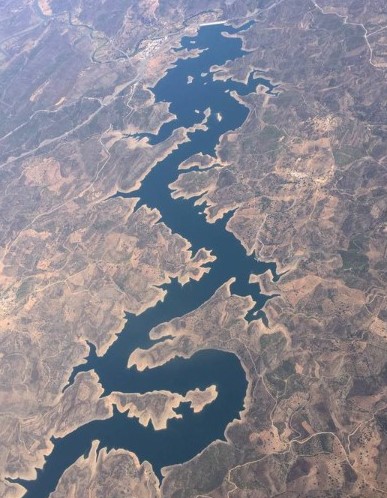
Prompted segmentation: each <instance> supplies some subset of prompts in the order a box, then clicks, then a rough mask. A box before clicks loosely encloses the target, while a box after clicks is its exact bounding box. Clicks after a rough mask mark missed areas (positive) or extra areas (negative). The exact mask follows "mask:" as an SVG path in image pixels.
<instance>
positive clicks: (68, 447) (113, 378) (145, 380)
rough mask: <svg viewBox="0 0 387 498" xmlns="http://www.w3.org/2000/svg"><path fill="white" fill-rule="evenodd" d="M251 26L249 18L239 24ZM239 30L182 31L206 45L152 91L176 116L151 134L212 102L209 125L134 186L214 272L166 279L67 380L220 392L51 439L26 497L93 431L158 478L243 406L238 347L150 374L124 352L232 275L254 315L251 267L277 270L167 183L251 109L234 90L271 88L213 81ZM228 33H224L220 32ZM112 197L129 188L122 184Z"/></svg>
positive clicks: (234, 52) (43, 487)
mask: <svg viewBox="0 0 387 498" xmlns="http://www.w3.org/2000/svg"><path fill="white" fill-rule="evenodd" d="M247 27H248V26H247V25H245V26H243V27H242V28H239V30H241V29H247ZM239 30H238V29H235V28H232V27H230V26H225V25H212V26H205V27H202V28H201V29H200V31H199V33H198V35H197V36H195V37H192V38H190V37H185V38H183V39H182V47H183V48H187V49H188V50H191V49H195V48H199V49H203V51H202V52H201V54H200V55H199V56H198V57H194V58H188V59H179V60H178V61H177V62H176V64H175V66H174V67H173V68H172V69H170V70H169V71H168V73H167V74H166V76H165V77H164V78H163V79H161V80H160V81H159V83H158V84H157V85H156V86H155V88H153V89H152V90H153V92H154V94H155V96H156V100H157V101H167V102H170V103H171V106H170V110H171V112H173V113H174V114H175V115H176V116H177V118H176V119H175V120H174V121H171V122H168V123H166V124H164V125H163V126H162V128H161V129H160V131H159V133H158V135H157V136H154V135H149V136H148V137H149V140H150V142H151V143H156V142H159V141H162V140H165V139H166V138H167V137H168V136H169V135H170V134H171V133H172V132H173V130H174V129H175V128H178V127H181V126H184V127H190V126H192V125H193V124H195V123H199V122H201V121H202V120H203V118H204V111H205V109H206V108H208V107H210V108H211V110H212V113H211V115H210V117H209V119H208V123H207V125H208V130H207V131H196V132H194V133H192V134H190V141H189V142H186V143H184V144H182V145H180V146H179V148H178V149H177V150H175V151H173V152H172V153H171V154H170V155H169V156H168V157H167V158H166V159H165V160H163V161H161V162H159V163H158V164H157V165H156V167H155V168H153V170H152V171H151V172H150V173H149V174H148V176H147V177H146V178H145V180H144V181H143V183H142V185H141V188H140V189H139V190H138V191H136V192H135V193H132V194H131V196H134V197H140V199H141V200H140V201H139V204H138V205H141V204H146V205H147V206H149V207H152V208H156V209H158V210H159V211H160V212H161V215H162V220H163V221H164V222H165V223H166V224H167V225H168V226H169V227H170V228H171V229H172V231H174V232H178V233H180V234H181V235H182V236H183V237H185V238H186V239H188V240H189V241H190V242H191V244H192V248H193V250H195V251H196V250H198V249H199V248H201V247H205V248H206V249H211V250H212V251H213V253H214V254H215V256H216V258H217V259H216V261H215V262H213V263H211V270H210V272H209V273H208V274H207V275H205V276H204V277H203V278H202V279H201V280H200V281H199V282H190V283H188V284H186V285H185V286H184V287H182V286H181V285H180V284H178V283H177V281H176V280H173V281H172V282H171V283H170V284H169V285H167V286H165V288H166V289H167V291H168V292H167V295H166V298H165V300H164V302H162V303H159V304H158V305H157V306H155V307H154V308H151V309H149V310H147V311H146V312H144V313H143V314H141V315H140V316H134V315H130V314H128V315H127V322H126V325H125V327H124V329H123V331H122V332H121V333H120V334H119V336H118V338H117V340H116V342H115V343H113V344H112V346H111V347H110V348H109V350H108V351H107V352H106V354H105V355H104V356H103V357H98V356H97V355H96V353H95V348H94V347H93V345H92V344H90V354H89V356H88V358H87V362H86V363H85V364H82V365H80V366H78V367H76V368H75V369H74V371H73V373H72V375H71V378H70V380H69V383H70V384H71V383H72V382H73V380H74V377H75V375H76V374H77V373H78V372H80V371H86V370H90V369H94V370H95V371H96V372H97V374H98V376H99V378H100V381H101V383H102V385H103V388H104V390H105V394H109V393H110V392H112V391H121V392H139V393H144V392H147V391H152V390H158V389H168V390H170V391H172V392H178V393H182V394H185V392H186V391H187V390H189V389H194V388H196V387H200V388H202V389H203V388H206V387H208V386H209V385H211V384H216V386H217V388H218V392H219V395H218V397H217V399H216V400H215V401H214V402H213V403H211V404H210V405H208V406H206V407H205V409H204V410H203V411H202V412H201V413H199V414H194V413H193V412H192V411H191V410H190V409H188V407H187V406H186V405H184V404H183V406H182V407H181V409H180V413H182V414H183V418H182V419H179V420H176V419H174V420H170V421H169V423H168V429H166V430H164V431H154V430H153V428H151V427H148V428H145V427H143V426H142V425H140V424H139V423H138V421H137V420H136V419H129V418H128V417H127V414H125V413H124V414H120V413H119V412H118V411H117V410H115V411H114V415H113V417H112V418H110V419H108V420H104V421H94V422H91V423H89V424H86V425H84V426H82V427H79V428H78V429H77V430H76V431H74V432H73V433H71V434H69V435H68V436H66V437H64V438H61V439H53V442H54V449H53V451H52V453H51V454H50V455H49V456H48V458H47V462H46V464H45V466H44V468H43V470H40V471H38V477H37V479H36V480H35V481H21V480H18V481H17V482H19V483H21V484H22V485H24V486H25V487H26V488H27V493H26V494H25V496H26V497H28V498H44V497H47V496H48V495H49V493H50V492H51V491H53V490H54V489H55V487H56V485H57V483H58V481H59V479H60V477H61V475H62V474H63V472H64V471H65V470H66V468H68V467H69V466H70V465H71V464H72V463H74V462H75V461H76V460H77V459H78V458H79V457H80V456H81V455H83V454H85V453H87V452H88V451H89V449H90V446H91V442H92V441H93V440H94V439H99V440H100V441H101V446H102V447H105V446H106V447H108V448H112V447H115V448H125V449H128V450H131V451H134V452H135V453H136V454H137V455H138V457H139V458H140V460H141V461H142V460H144V459H146V460H148V461H150V462H151V464H152V465H153V468H154V470H155V472H156V473H157V474H158V475H159V476H160V469H161V468H162V467H163V466H166V465H171V464H175V463H181V462H184V461H187V460H189V459H190V458H192V457H194V456H195V455H196V454H197V453H198V452H200V451H201V450H202V449H203V448H205V447H206V446H207V445H208V444H209V443H211V442H212V441H214V440H215V439H224V430H225V427H226V425H227V424H228V423H229V422H231V421H232V420H233V419H234V418H237V417H238V416H239V412H240V410H241V409H242V408H243V401H244V397H245V393H246V387H247V381H246V376H245V373H244V371H243V369H242V366H241V364H240V362H239V360H238V358H237V357H236V356H235V355H233V354H230V353H226V352H222V351H215V350H207V351H202V352H200V353H197V354H195V355H194V356H193V357H192V358H190V359H188V360H183V359H180V358H177V359H174V360H173V361H170V362H168V363H167V364H166V365H163V366H162V367H159V368H155V369H152V370H146V371H144V372H138V371H137V370H136V369H134V368H132V369H128V368H127V361H128V357H129V355H130V354H131V352H132V351H134V349H136V348H137V347H141V348H147V347H149V346H150V345H151V344H152V341H151V340H150V339H149V331H150V330H151V329H152V328H153V327H154V326H156V325H158V324H159V323H162V322H165V321H168V320H171V319H172V318H174V317H177V316H181V315H183V314H185V313H188V312H190V311H192V310H194V309H196V308H197V307H199V306H200V305H201V304H203V303H204V302H205V301H206V300H207V299H209V298H210V297H211V296H212V295H213V294H214V292H215V291H216V290H217V289H218V288H219V287H220V286H221V285H222V284H223V283H224V282H226V281H227V280H228V279H229V278H231V277H236V282H235V283H234V284H233V286H232V291H233V292H234V293H236V294H239V295H251V296H252V297H253V299H254V300H255V301H256V306H255V308H254V310H252V311H251V312H250V313H249V315H248V316H247V319H248V320H250V319H252V318H253V317H254V313H257V312H258V310H259V309H260V308H261V307H262V305H263V304H264V302H265V299H266V297H265V296H263V295H261V294H260V293H259V292H258V286H257V285H251V284H249V283H248V281H249V276H250V274H251V273H252V272H254V273H262V272H264V271H266V270H267V269H270V270H271V271H272V273H273V276H275V266H274V264H264V263H260V262H258V261H257V260H256V259H255V258H254V257H247V256H246V253H245V250H244V249H243V247H242V246H241V244H240V243H239V242H238V241H237V239H236V238H235V237H234V236H233V235H232V234H231V233H230V232H228V231H227V230H226V229H225V225H226V223H227V221H228V219H229V218H230V216H231V214H229V215H227V216H225V217H224V218H223V219H222V220H219V221H218V222H216V223H214V224H209V223H207V222H206V221H205V218H204V216H203V215H202V214H201V213H200V209H201V208H200V207H197V206H194V203H193V201H192V200H190V201H187V200H184V199H179V200H173V199H172V197H171V195H170V190H169V188H168V185H169V184H170V183H171V182H173V181H174V180H175V179H176V178H177V176H178V174H179V172H178V167H179V164H180V163H181V162H182V161H184V160H185V159H187V158H189V157H190V156H192V155H193V154H196V153H198V152H202V153H204V154H211V155H214V154H215V146H216V144H217V143H218V142H219V138H220V136H221V135H222V134H223V133H225V132H227V131H230V130H233V129H236V128H238V127H239V126H241V124H242V123H243V122H244V120H245V119H246V117H247V114H248V109H247V108H246V107H244V106H243V105H241V104H239V103H238V102H237V101H236V100H235V99H234V98H232V96H231V95H230V92H231V91H233V90H234V91H236V92H238V93H239V94H240V95H245V94H248V93H251V92H253V91H255V89H256V86H257V85H258V84H261V85H265V86H266V87H267V91H268V92H272V90H273V86H272V85H271V84H270V82H269V81H267V80H264V79H258V78H254V77H253V75H251V76H250V78H249V81H248V83H247V84H246V85H245V84H243V83H238V82H233V81H213V78H212V74H211V73H210V72H209V70H210V67H211V66H212V65H215V64H217V65H222V64H224V63H225V62H226V61H227V60H229V59H235V58H237V57H241V56H243V54H244V51H243V50H242V43H241V39H240V38H238V37H237V36H232V35H233V34H235V33H236V32H237V31H239ZM222 32H227V33H228V35H227V36H223V35H222ZM229 35H231V36H229ZM177 53H178V50H177ZM188 76H191V77H193V80H192V82H191V83H188ZM217 113H220V114H221V116H222V119H221V120H218V119H217V118H216V114H217ZM116 195H119V196H125V195H126V194H123V193H120V192H118V193H117V194H116Z"/></svg>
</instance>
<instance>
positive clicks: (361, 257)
mask: <svg viewBox="0 0 387 498" xmlns="http://www.w3.org/2000/svg"><path fill="white" fill-rule="evenodd" d="M339 253H340V256H341V259H342V261H343V266H342V268H341V269H342V270H351V271H352V272H353V273H354V274H355V275H361V274H363V273H366V272H368V270H369V259H368V257H367V256H366V255H365V254H363V253H361V252H359V250H354V249H351V250H348V251H339Z"/></svg>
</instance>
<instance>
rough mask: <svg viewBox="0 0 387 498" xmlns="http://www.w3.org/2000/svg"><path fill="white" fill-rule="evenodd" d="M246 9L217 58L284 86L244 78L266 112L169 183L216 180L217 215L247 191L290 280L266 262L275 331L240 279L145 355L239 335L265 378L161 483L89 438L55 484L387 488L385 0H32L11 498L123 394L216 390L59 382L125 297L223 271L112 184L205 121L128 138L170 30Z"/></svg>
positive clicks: (161, 69)
mask: <svg viewBox="0 0 387 498" xmlns="http://www.w3.org/2000/svg"><path fill="white" fill-rule="evenodd" d="M97 4H98V5H97ZM171 11H173V19H172V18H171ZM244 19H254V20H256V21H257V22H256V23H255V24H254V25H253V26H252V27H251V28H250V29H249V30H248V31H246V32H244V33H242V34H241V35H240V36H242V37H243V43H244V47H245V49H246V50H249V52H248V54H246V55H245V56H244V57H242V58H240V59H237V60H235V61H232V62H230V63H228V64H226V65H225V66H224V67H221V68H213V69H214V70H215V69H217V70H218V71H217V73H216V76H215V77H216V78H223V79H225V78H233V79H235V80H240V81H244V80H245V79H246V78H247V77H248V75H249V74H250V73H251V71H255V70H256V71H262V72H263V74H264V75H265V76H267V77H268V78H270V80H271V81H274V82H276V83H278V85H279V86H278V88H277V91H278V95H277V96H275V97H274V96H268V95H266V94H264V93H262V91H260V89H258V91H257V92H256V93H254V94H250V95H248V96H246V97H239V96H237V95H235V98H237V99H238V100H239V101H240V102H242V103H243V104H244V105H246V106H247V107H248V108H249V110H250V113H249V116H248V118H247V120H246V121H245V123H244V124H243V126H242V127H241V128H240V129H238V130H236V131H235V132H231V133H227V134H225V135H224V136H223V137H222V138H221V141H220V143H219V145H218V147H217V158H216V161H214V160H213V159H212V158H210V157H208V156H207V157H206V156H196V157H193V158H191V159H190V160H189V161H186V163H185V164H184V163H183V165H181V175H180V177H179V178H178V180H177V181H176V182H174V184H172V185H171V190H172V195H173V196H174V197H184V198H189V197H192V196H197V195H200V196H201V199H200V202H201V203H203V204H204V205H205V214H206V216H207V219H208V221H209V222H213V221H215V220H216V219H217V218H219V217H221V216H223V214H224V213H226V212H228V211H230V210H234V209H235V212H234V214H233V216H232V218H231V219H230V221H229V222H228V229H229V230H230V231H232V232H233V233H234V235H235V236H236V237H237V238H238V239H239V240H240V241H241V243H242V244H243V246H244V247H245V249H246V252H247V253H249V254H255V255H256V256H257V257H258V259H260V260H262V261H275V262H276V263H277V269H278V272H279V273H281V274H282V276H281V278H280V279H279V280H278V281H277V282H273V281H272V280H271V278H270V276H269V274H264V275H262V276H255V277H254V276H253V277H252V281H254V282H256V283H257V285H259V286H260V287H261V289H262V291H263V292H264V293H266V294H272V295H275V297H273V298H272V299H271V300H269V301H268V302H267V304H266V305H265V307H264V313H265V315H266V317H267V320H268V326H265V325H264V323H263V321H261V320H256V321H253V322H250V323H248V322H247V321H246V319H245V316H246V313H247V311H248V310H249V309H250V308H251V307H252V305H253V303H252V300H251V299H250V298H244V297H243V298H242V297H239V296H236V295H232V293H231V291H230V284H231V282H227V283H226V284H224V285H223V286H222V287H221V288H220V289H218V291H217V292H216V293H215V295H214V296H213V297H212V298H211V299H210V300H209V301H208V302H207V303H205V304H204V305H203V306H201V307H200V308H198V309H197V310H195V311H193V312H192V313H190V314H188V315H187V316H184V317H181V318H178V319H175V320H172V321H171V322H169V323H166V324H162V325H160V326H158V327H156V328H155V329H154V330H153V331H152V333H151V335H152V338H162V337H166V336H168V338H166V339H165V340H164V341H163V342H161V343H159V344H156V345H154V346H153V347H152V348H151V349H149V350H137V351H135V352H134V353H133V354H132V355H131V357H130V358H129V360H128V361H129V365H137V367H138V368H139V369H144V368H146V367H149V368H152V367H154V366H157V365H161V364H163V363H165V362H166V361H168V360H169V359H171V358H174V357H175V356H186V357H189V356H191V355H193V354H194V353H195V352H196V351H198V350H203V349H208V348H217V349H222V350H225V351H231V352H234V353H236V354H237V355H238V357H239V358H240V361H241V363H242V366H243V368H244V369H245V371H246V375H247V379H248V382H249V385H248V391H247V394H246V400H245V408H244V411H243V412H242V414H241V419H240V420H235V421H234V422H233V423H231V424H230V425H229V426H228V428H227V430H226V441H215V442H214V443H212V444H211V445H210V446H209V447H208V448H206V449H205V450H204V451H203V452H202V453H201V454H200V455H198V456H197V457H195V458H194V459H193V460H191V461H190V462H187V463H184V464H182V465H176V466H173V467H169V468H166V469H163V475H164V479H163V482H162V483H161V487H159V483H158V480H157V478H156V476H155V475H154V473H153V471H152V468H151V466H150V465H149V464H148V463H147V462H144V463H140V462H139V461H138V459H137V457H136V456H135V455H134V454H133V453H130V452H128V451H125V450H112V451H110V452H107V451H106V450H105V449H101V451H100V452H99V453H98V452H97V446H98V443H97V442H94V444H93V447H92V449H91V451H90V454H89V456H88V457H87V458H81V459H79V460H78V461H77V462H76V463H75V464H74V465H72V466H71V467H70V468H69V469H67V471H66V472H65V473H64V475H63V477H62V479H61V481H60V483H59V484H58V487H57V489H56V491H55V493H53V494H52V496H54V497H55V498H59V497H74V498H81V497H82V498H83V497H85V496H90V497H98V498H99V497H101V498H105V497H107V496H117V497H118V496H119V497H133V498H136V497H139V498H140V497H160V496H164V497H171V498H188V497H197V498H199V497H202V498H204V497H207V498H209V497H211V498H222V497H228V498H261V497H265V498H266V497H274V496H282V497H284V498H285V497H286V498H296V497H308V498H313V497H321V498H322V497H330V496H332V497H333V496H334V497H346V496H348V497H358V498H363V497H364V498H376V497H379V496H380V497H382V496H387V473H386V470H385V469H386V467H387V451H386V450H387V391H386V386H387V326H386V321H387V311H386V268H387V267H386V256H387V243H386V234H387V219H386V207H387V195H386V190H385V185H386V181H387V179H386V165H387V147H386V137H387V109H386V71H385V69H386V66H387V11H386V6H385V2H384V0H317V2H314V1H313V0H288V1H282V0H277V1H274V0H258V1H254V2H250V1H249V0H243V1H242V0H235V1H223V0H209V1H206V2H201V1H199V2H186V1H184V0H177V1H176V2H174V3H173V5H171V3H170V2H169V1H167V0H159V1H150V0H147V1H139V2H132V1H130V2H119V1H116V0H113V1H111V2H87V1H83V0H72V1H70V0H64V1H63V2H59V0H56V1H52V0H40V1H39V2H34V1H32V0H14V1H12V2H10V1H7V2H3V4H2V5H1V6H0V47H1V51H0V61H1V67H0V70H1V76H0V81H1V85H0V90H1V95H0V117H1V119H0V169H1V173H0V183H1V187H0V188H1V192H2V195H1V197H0V217H1V225H0V226H1V230H0V283H1V294H0V400H1V411H0V441H1V444H0V496H1V497H4V498H18V497H21V496H23V493H24V489H23V488H22V487H21V486H19V485H17V484H11V483H10V482H9V481H7V477H11V478H24V479H31V478H34V477H35V475H36V470H35V468H36V467H41V466H42V465H43V464H44V456H45V455H47V454H49V453H50V452H51V450H52V443H51V442H50V438H51V437H52V436H55V437H61V436H64V435H65V434H68V433H69V432H71V431H73V430H75V429H76V428H77V427H79V426H81V425H83V424H85V423H87V422H88V421H91V420H94V419H104V418H108V417H109V416H110V415H111V412H112V406H113V405H116V406H118V407H119V408H121V409H122V410H123V411H127V410H129V413H128V416H135V417H138V418H139V419H140V422H141V423H144V424H147V423H149V421H151V422H152V424H153V425H154V427H155V428H158V429H162V427H165V425H166V424H167V420H168V419H170V418H171V417H176V416H177V415H178V414H177V413H176V412H175V411H174V409H175V408H177V407H178V406H179V405H180V403H183V402H190V403H191V406H192V409H193V410H195V411H199V410H200V409H201V408H203V407H204V406H205V405H206V404H207V403H210V402H212V401H213V400H214V399H215V397H216V391H215V390H214V386H212V387H209V388H208V389H207V390H205V391H201V392H198V391H189V392H188V393H187V394H186V395H185V396H182V395H179V394H176V393H170V392H166V391H160V392H151V393H147V394H143V395H137V394H131V395H127V394H124V393H114V394H112V395H111V396H110V398H107V397H103V396H102V395H103V390H102V387H101V385H100V383H99V379H98V376H97V374H95V373H94V372H84V373H80V374H78V375H77V377H76V379H75V382H74V384H73V385H72V386H70V387H69V388H68V389H67V390H65V391H64V392H63V388H64V386H65V385H66V383H67V379H68V377H69V375H70V373H71V371H72V368H73V367H74V366H75V365H77V364H79V363H81V362H82V361H83V358H84V357H85V355H86V354H87V345H86V341H90V342H92V343H93V344H95V345H96V348H97V352H98V354H103V353H104V352H105V351H106V349H107V348H108V347H109V345H110V344H111V343H112V341H114V340H115V337H116V334H117V333H119V332H120V331H121V330H122V328H123V326H124V323H125V319H124V312H131V313H135V314H139V313H141V312H143V311H144V310H145V309H147V308H149V307H151V306H153V305H155V304H156V303H157V302H158V301H160V300H162V299H163V297H164V294H165V291H164V290H163V289H162V288H161V287H160V286H162V285H163V284H165V283H168V282H169V281H170V279H171V278H177V279H178V280H179V282H180V283H181V284H184V283H186V282H188V281H189V280H190V279H196V280H197V279H200V278H201V276H202V274H203V272H205V271H208V268H207V267H206V266H205V265H206V264H207V263H208V262H210V261H212V260H213V258H214V256H213V255H212V254H211V252H210V249H211V248H203V249H201V250H200V251H198V253H197V254H193V253H192V251H191V250H190V242H189V241H187V240H185V239H184V238H183V237H181V236H180V235H179V234H176V233H172V232H171V230H170V229H169V228H168V227H167V226H166V225H165V224H164V223H162V222H160V213H158V212H157V211H154V210H151V209H149V208H147V207H146V206H143V207H141V208H140V209H138V210H135V205H136V200H135V199H123V198H112V195H113V194H114V193H115V192H116V191H117V190H120V191H128V192H129V191H132V190H135V188H136V187H137V186H138V185H139V184H140V182H141V180H142V179H143V178H144V177H145V176H146V174H147V172H148V171H149V170H150V169H151V168H152V167H153V166H154V165H155V164H156V163H157V162H158V161H159V160H160V159H162V158H164V157H166V156H167V155H168V154H169V153H170V151H172V150H174V149H175V148H176V147H177V146H178V144H179V143H182V142H184V141H187V140H189V138H188V131H189V130H186V129H181V128H180V129H178V130H176V131H175V132H174V133H173V135H172V136H171V137H170V138H169V139H167V140H166V141H165V142H161V143H159V144H157V145H150V144H149V143H148V142H147V140H146V139H142V140H136V139H134V138H128V137H127V134H128V133H134V132H152V133H157V130H158V129H159V128H160V126H161V125H162V123H164V122H165V121H168V120H170V119H173V116H172V115H171V114H170V113H169V111H168V104H166V103H155V102H154V97H153V94H152V93H151V91H150V90H149V88H151V87H152V86H153V85H154V84H155V83H156V82H157V81H158V80H159V79H160V78H161V77H162V76H163V74H164V73H165V71H166V70H167V69H168V67H170V66H171V65H172V64H173V61H174V59H175V58H176V53H174V52H171V48H172V47H177V46H178V45H179V40H180V39H181V37H182V36H183V35H187V34H193V33H195V31H196V30H197V28H198V26H199V24H200V23H202V22H210V21H214V20H230V21H231V20H232V21H233V22H235V24H240V23H241V22H242V20H244ZM192 55H193V54H191V56H192ZM179 56H182V57H189V56H190V55H189V54H187V53H184V52H180V53H179ZM204 126H205V123H202V124H201V125H198V127H204ZM190 165H198V166H199V167H200V171H188V172H187V171H185V168H189V167H190ZM42 498H43V497H42Z"/></svg>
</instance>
